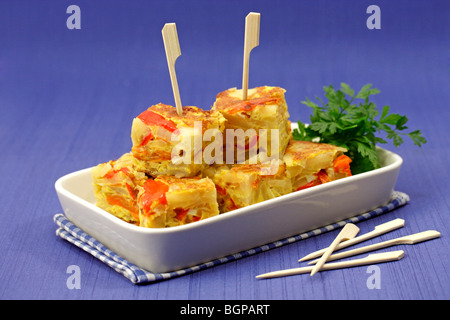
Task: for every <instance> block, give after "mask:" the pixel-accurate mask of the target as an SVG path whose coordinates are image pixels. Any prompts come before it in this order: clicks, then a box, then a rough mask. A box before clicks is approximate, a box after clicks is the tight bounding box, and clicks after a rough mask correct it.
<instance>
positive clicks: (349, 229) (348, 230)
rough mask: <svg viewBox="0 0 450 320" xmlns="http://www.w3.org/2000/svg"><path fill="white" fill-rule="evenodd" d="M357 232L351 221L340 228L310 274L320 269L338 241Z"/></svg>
mask: <svg viewBox="0 0 450 320" xmlns="http://www.w3.org/2000/svg"><path fill="white" fill-rule="evenodd" d="M358 232H359V228H358V227H357V226H356V225H354V224H353V223H347V224H346V225H345V226H344V228H342V230H341V232H339V234H338V235H337V237H336V239H334V240H333V242H332V243H331V245H330V246H329V247H328V248H327V250H325V252H324V254H323V255H322V257H321V258H320V259H319V261H317V263H316V265H315V266H314V267H313V269H312V270H311V276H313V275H315V274H316V273H317V272H318V271H319V270H320V268H322V266H323V265H324V264H325V262H326V261H327V260H328V257H329V256H330V255H331V254H332V253H333V251H334V249H335V248H336V246H337V245H338V244H339V243H340V242H342V241H344V240H348V239H352V238H354V237H355V236H356V235H357V234H358Z"/></svg>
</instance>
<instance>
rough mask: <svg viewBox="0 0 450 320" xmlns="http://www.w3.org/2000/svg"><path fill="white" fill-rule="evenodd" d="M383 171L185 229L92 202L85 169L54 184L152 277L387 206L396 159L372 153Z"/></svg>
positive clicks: (88, 224) (91, 229) (107, 241)
mask: <svg viewBox="0 0 450 320" xmlns="http://www.w3.org/2000/svg"><path fill="white" fill-rule="evenodd" d="M378 153H379V156H380V161H381V164H382V167H381V168H379V169H376V170H373V171H369V172H365V173H362V174H358V175H354V176H351V177H348V178H344V179H341V180H337V181H332V182H329V183H326V184H322V185H319V186H315V187H312V188H309V189H305V190H301V191H297V192H294V193H291V194H287V195H284V196H281V197H278V198H275V199H271V200H267V201H264V202H261V203H258V204H254V205H251V206H248V207H245V208H241V209H237V210H234V211H231V212H228V213H225V214H221V215H219V216H216V217H212V218H208V219H206V220H202V221H198V222H195V223H191V224H188V225H182V226H177V227H171V228H165V229H148V228H143V227H139V226H135V225H132V224H129V223H127V222H125V221H122V220H120V219H119V218H116V217H115V216H113V215H111V214H109V213H108V212H106V211H104V210H102V209H100V208H98V207H97V206H96V205H95V197H94V192H93V188H92V178H91V168H88V169H84V170H80V171H77V172H73V173H71V174H68V175H65V176H63V177H61V178H60V179H58V180H57V181H56V183H55V189H56V192H57V195H58V198H59V201H60V203H61V206H62V208H63V210H64V214H65V215H66V217H67V218H68V219H69V220H70V221H71V222H72V223H73V224H75V225H76V226H78V227H79V228H80V229H82V230H83V231H85V232H86V233H88V234H89V235H91V236H92V237H94V238H96V239H97V240H98V241H100V242H101V243H102V244H104V245H105V246H106V247H108V248H109V249H110V250H112V251H114V252H115V253H117V254H118V255H120V256H122V257H123V258H125V259H127V260H128V261H129V262H131V263H133V264H135V265H137V266H139V267H141V268H143V269H146V270H148V271H151V272H154V273H161V272H169V271H174V270H179V269H182V268H186V267H189V266H193V265H197V264H199V263H203V262H207V261H211V260H213V259H217V258H221V257H224V256H227V255H230V254H233V253H236V252H240V251H244V250H248V249H251V248H255V247H258V246H261V245H264V244H267V243H270V242H273V241H276V240H280V239H283V238H287V237H290V236H293V235H297V234H300V233H303V232H306V231H309V230H312V229H315V228H318V227H322V226H325V225H328V224H330V223H334V222H337V221H340V220H343V219H347V218H350V217H353V216H355V215H358V214H360V213H363V212H366V211H369V210H371V209H374V208H376V207H378V206H381V205H383V204H385V203H387V202H388V201H389V200H390V197H391V193H392V191H393V190H394V187H395V184H396V181H397V177H398V174H399V171H400V167H401V165H402V162H403V160H402V158H401V157H400V156H399V155H397V154H395V153H393V152H390V151H388V150H385V149H382V148H378Z"/></svg>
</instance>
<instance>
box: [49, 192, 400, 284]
mask: <svg viewBox="0 0 450 320" xmlns="http://www.w3.org/2000/svg"><path fill="white" fill-rule="evenodd" d="M408 202H409V196H408V195H407V194H405V193H403V192H399V191H394V192H393V194H392V198H391V201H390V202H389V203H388V204H386V205H385V206H382V207H379V208H376V209H374V210H371V211H368V212H365V213H363V214H360V215H358V216H355V217H353V218H349V219H346V220H342V221H340V222H337V223H333V224H330V225H328V226H325V227H322V228H319V229H315V230H311V231H308V232H305V233H302V234H299V235H296V236H293V237H289V238H286V239H283V240H279V241H275V242H272V243H269V244H265V245H263V246H260V247H257V248H253V249H250V250H246V251H242V252H239V253H235V254H233V255H229V256H226V257H223V258H220V259H216V260H212V261H209V262H206V263H202V264H199V265H196V266H193V267H189V268H186V269H182V270H177V271H172V272H166V273H152V272H149V271H147V270H144V269H141V268H139V267H137V266H135V265H133V264H132V263H130V262H128V261H127V260H125V259H124V258H122V257H120V256H119V255H117V254H116V253H114V252H113V251H111V250H109V249H108V248H106V247H105V246H104V245H103V244H101V243H100V242H99V241H97V240H96V239H94V238H93V237H91V236H90V235H88V234H86V233H85V232H84V231H82V230H81V229H79V228H78V227H77V226H75V225H74V224H72V223H71V222H70V221H69V220H68V219H67V218H66V217H65V216H64V215H63V214H56V215H55V216H54V217H53V220H54V222H55V223H56V224H57V226H58V227H59V228H58V229H57V230H56V235H58V236H59V237H61V238H63V239H65V240H67V241H69V242H70V243H72V244H74V245H76V246H77V247H79V248H81V249H83V250H84V251H86V252H88V253H90V254H91V255H93V256H94V257H96V258H97V259H99V260H100V261H102V262H103V263H105V264H107V265H108V266H110V267H111V268H113V269H114V270H116V271H117V272H119V273H121V274H122V275H124V276H125V277H126V278H128V279H129V280H130V281H131V282H133V283H135V284H138V283H150V282H156V281H160V280H166V279H171V278H175V277H179V276H182V275H186V274H190V273H193V272H195V271H200V270H204V269H207V268H211V267H214V266H217V265H219V264H222V263H226V262H230V261H235V260H238V259H241V258H245V257H248V256H251V255H254V254H257V253H260V252H264V251H267V250H270V249H273V248H278V247H281V246H283V245H286V244H290V243H293V242H296V241H300V240H302V239H306V238H310V237H313V236H316V235H319V234H322V233H325V232H328V231H332V230H335V229H338V228H340V227H342V226H344V225H345V224H346V223H348V222H351V223H356V222H360V221H364V220H367V219H370V218H373V217H376V216H379V215H381V214H384V213H387V212H389V211H392V210H394V209H396V208H398V207H400V206H403V205H405V204H407V203H408Z"/></svg>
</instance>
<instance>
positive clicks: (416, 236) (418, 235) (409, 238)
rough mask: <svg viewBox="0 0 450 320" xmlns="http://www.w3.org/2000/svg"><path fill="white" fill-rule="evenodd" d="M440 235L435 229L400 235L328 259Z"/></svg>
mask: <svg viewBox="0 0 450 320" xmlns="http://www.w3.org/2000/svg"><path fill="white" fill-rule="evenodd" d="M440 236H441V234H440V233H439V232H438V231H435V230H428V231H423V232H419V233H415V234H411V235H409V236H404V237H400V238H396V239H392V240H387V241H383V242H379V243H375V244H372V245H369V246H365V247H361V248H357V249H353V250H348V251H345V252H341V253H336V254H333V255H331V256H330V257H328V260H327V261H332V260H337V259H342V258H347V257H351V256H354V255H357V254H361V253H365V252H369V251H374V250H378V249H382V248H386V247H391V246H396V245H399V244H416V243H419V242H422V241H427V240H431V239H435V238H439V237H440ZM349 241H350V240H349ZM317 261H318V260H313V261H311V262H309V263H308V264H314V263H316V262H317Z"/></svg>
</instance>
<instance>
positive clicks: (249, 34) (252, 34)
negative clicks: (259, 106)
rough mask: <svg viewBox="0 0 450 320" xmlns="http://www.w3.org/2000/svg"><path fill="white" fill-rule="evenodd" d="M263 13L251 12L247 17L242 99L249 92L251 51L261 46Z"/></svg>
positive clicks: (245, 97)
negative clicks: (260, 23) (260, 29)
mask: <svg viewBox="0 0 450 320" xmlns="http://www.w3.org/2000/svg"><path fill="white" fill-rule="evenodd" d="M260 18H261V15H260V14H259V13H256V12H250V13H249V14H248V15H247V17H246V18H245V40H244V68H243V69H244V70H243V74H242V100H246V99H247V92H248V70H249V62H250V52H251V51H252V49H253V48H255V47H257V46H259V22H260Z"/></svg>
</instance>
